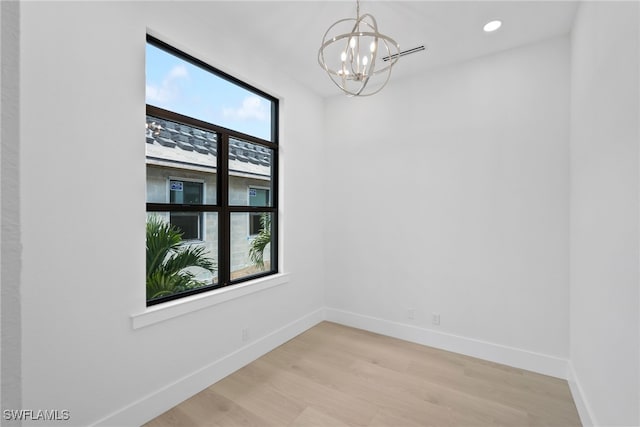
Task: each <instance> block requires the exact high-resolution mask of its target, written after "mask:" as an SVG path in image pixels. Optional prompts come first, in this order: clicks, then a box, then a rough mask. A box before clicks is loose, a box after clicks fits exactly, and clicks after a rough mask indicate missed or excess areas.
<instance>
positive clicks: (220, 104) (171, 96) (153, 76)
mask: <svg viewBox="0 0 640 427" xmlns="http://www.w3.org/2000/svg"><path fill="white" fill-rule="evenodd" d="M146 60H147V64H146V74H147V83H146V99H147V101H146V102H147V104H150V105H155V106H156V107H161V108H164V109H166V110H171V111H175V112H177V113H180V114H183V115H185V116H189V117H194V118H196V119H200V120H204V121H206V122H209V123H214V124H217V125H220V126H224V127H226V128H229V129H234V130H237V131H239V132H243V133H247V134H249V135H253V136H257V137H259V138H263V139H266V140H270V139H271V102H270V101H269V100H268V99H265V98H263V97H261V96H259V95H256V94H255V93H252V92H250V91H248V90H246V89H243V88H241V87H239V86H236V85H234V84H233V83H230V82H228V81H226V80H224V79H222V78H220V77H218V76H216V75H215V74H212V73H210V72H209V71H205V70H203V69H202V68H199V67H196V66H195V65H192V64H191V63H189V62H187V61H184V60H182V59H180V58H177V57H175V56H173V55H171V54H170V53H167V52H165V51H164V50H162V49H159V48H157V47H155V46H152V45H150V44H149V43H147V58H146Z"/></svg>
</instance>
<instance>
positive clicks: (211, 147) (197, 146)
mask: <svg viewBox="0 0 640 427" xmlns="http://www.w3.org/2000/svg"><path fill="white" fill-rule="evenodd" d="M272 151H273V150H271V149H269V148H266V147H263V146H261V145H257V144H253V143H250V142H246V141H242V140H239V139H236V138H230V139H229V172H230V173H231V174H233V175H246V176H251V177H255V176H256V175H258V176H260V177H270V176H271V156H272ZM146 154H147V164H155V165H159V166H169V167H179V168H182V169H192V170H200V171H206V172H213V171H215V169H216V164H217V155H218V145H217V135H216V134H215V133H214V132H208V131H205V130H202V129H198V128H194V127H191V126H187V125H183V124H180V123H175V122H171V121H169V120H162V119H158V118H155V117H151V116H147V125H146Z"/></svg>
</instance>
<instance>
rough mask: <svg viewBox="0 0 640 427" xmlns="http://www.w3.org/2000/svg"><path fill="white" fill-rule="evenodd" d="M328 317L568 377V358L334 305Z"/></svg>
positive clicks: (418, 341)
mask: <svg viewBox="0 0 640 427" xmlns="http://www.w3.org/2000/svg"><path fill="white" fill-rule="evenodd" d="M325 319H326V320H328V321H331V322H336V323H340V324H342V325H345V326H351V327H354V328H359V329H364V330H367V331H370V332H375V333H378V334H381V335H387V336H391V337H394V338H399V339H402V340H405V341H410V342H414V343H417V344H422V345H427V346H430V347H435V348H440V349H443V350H447V351H452V352H454V353H460V354H464V355H467V356H472V357H477V358H480V359H484V360H488V361H491V362H496V363H501V364H503V365H508V366H512V367H515V368H520V369H525V370H528V371H533V372H537V373H540V374H544V375H549V376H552V377H556V378H561V379H565V380H566V379H567V373H568V372H567V370H568V361H567V360H566V359H562V358H559V357H555V356H549V355H546V354H541V353H535V352H531V351H527V350H522V349H518V348H514V347H508V346H504V345H500V344H494V343H491V342H487V341H481V340H477V339H473V338H467V337H462V336H458V335H452V334H447V333H443V332H438V331H434V330H432V329H426V328H419V327H416V326H413V325H407V324H403V323H397V322H391V321H389V320H384V319H380V318H376V317H370V316H364V315H361V314H357V313H352V312H348V311H342V310H337V309H332V308H327V309H326V310H325Z"/></svg>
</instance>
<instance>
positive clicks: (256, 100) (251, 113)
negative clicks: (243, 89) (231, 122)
mask: <svg viewBox="0 0 640 427" xmlns="http://www.w3.org/2000/svg"><path fill="white" fill-rule="evenodd" d="M222 113H223V114H224V117H225V118H228V119H236V120H252V119H254V120H259V121H266V120H268V119H269V107H268V106H267V104H266V102H264V100H263V99H261V98H260V97H258V96H248V97H246V98H245V99H243V100H242V105H241V106H240V107H237V108H224V109H223V110H222Z"/></svg>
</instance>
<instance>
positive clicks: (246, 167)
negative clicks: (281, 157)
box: [229, 138, 273, 207]
mask: <svg viewBox="0 0 640 427" xmlns="http://www.w3.org/2000/svg"><path fill="white" fill-rule="evenodd" d="M272 159H273V150H272V149H270V148H266V147H263V146H262V145H258V144H252V143H250V142H246V141H242V140H240V139H235V138H230V139H229V205H231V206H264V207H271V206H273V204H272V203H273V202H272V198H271V195H272V188H271V185H272V184H271V183H272V179H271V178H272V170H273V168H272Z"/></svg>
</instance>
